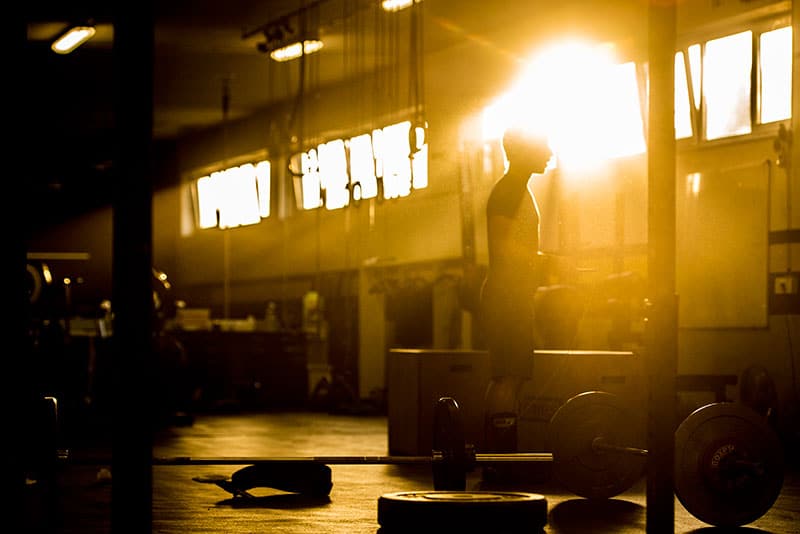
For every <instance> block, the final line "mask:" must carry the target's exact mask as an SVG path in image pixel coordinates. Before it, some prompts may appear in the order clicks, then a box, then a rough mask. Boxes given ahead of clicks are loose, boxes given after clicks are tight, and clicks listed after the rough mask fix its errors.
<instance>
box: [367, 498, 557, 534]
mask: <svg viewBox="0 0 800 534" xmlns="http://www.w3.org/2000/svg"><path fill="white" fill-rule="evenodd" d="M378 523H379V524H380V525H381V531H386V532H404V533H408V532H411V531H412V529H413V531H414V532H434V531H436V530H440V531H441V532H457V531H458V530H457V529H463V530H464V531H466V532H476V531H485V532H487V533H488V532H491V533H495V532H507V533H508V532H539V531H540V530H541V529H542V528H544V526H545V525H546V524H547V499H546V498H545V497H544V496H543V495H539V494H538V493H523V492H491V491H477V492H468V491H454V492H451V491H418V492H415V491H410V492H399V493H387V494H384V495H382V496H381V497H380V498H379V499H378Z"/></svg>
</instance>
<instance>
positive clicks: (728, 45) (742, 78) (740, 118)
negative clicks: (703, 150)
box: [703, 30, 753, 139]
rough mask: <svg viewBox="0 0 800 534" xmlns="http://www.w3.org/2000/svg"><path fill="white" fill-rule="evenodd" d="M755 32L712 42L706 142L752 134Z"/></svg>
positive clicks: (706, 80) (706, 67)
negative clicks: (751, 113)
mask: <svg viewBox="0 0 800 534" xmlns="http://www.w3.org/2000/svg"><path fill="white" fill-rule="evenodd" d="M752 63H753V61H752V32H751V31H749V30H748V31H744V32H741V33H737V34H734V35H728V36H726V37H722V38H720V39H714V40H711V41H708V42H707V43H706V46H705V55H704V57H703V95H704V98H705V99H704V102H705V110H706V117H705V118H706V139H719V138H721V137H728V136H731V135H742V134H748V133H750V131H751V125H750V69H751V66H752Z"/></svg>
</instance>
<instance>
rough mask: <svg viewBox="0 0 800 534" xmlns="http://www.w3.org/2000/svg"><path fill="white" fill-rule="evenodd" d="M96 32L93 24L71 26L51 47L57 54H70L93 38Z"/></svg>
mask: <svg viewBox="0 0 800 534" xmlns="http://www.w3.org/2000/svg"><path fill="white" fill-rule="evenodd" d="M94 34H95V28H94V26H92V25H81V26H70V27H69V28H67V30H66V31H65V32H63V33H62V34H61V35H59V36H58V38H57V39H56V40H55V41H53V44H52V45H50V48H51V49H52V50H53V52H55V53H56V54H69V53H70V52H72V51H73V50H75V49H76V48H78V47H79V46H81V45H82V44H83V43H85V42H86V41H88V40H89V39H91V38H92V37H93V36H94Z"/></svg>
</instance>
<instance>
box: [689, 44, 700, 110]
mask: <svg viewBox="0 0 800 534" xmlns="http://www.w3.org/2000/svg"><path fill="white" fill-rule="evenodd" d="M700 52H701V49H700V45H699V44H693V45H691V46H690V47H689V74H690V75H691V77H692V96H693V97H694V108H695V109H700V100H701V99H702V96H703V95H702V94H701V93H700V82H701V80H702V79H703V77H702V74H703V73H702V71H701V69H702V66H703V63H702V61H700Z"/></svg>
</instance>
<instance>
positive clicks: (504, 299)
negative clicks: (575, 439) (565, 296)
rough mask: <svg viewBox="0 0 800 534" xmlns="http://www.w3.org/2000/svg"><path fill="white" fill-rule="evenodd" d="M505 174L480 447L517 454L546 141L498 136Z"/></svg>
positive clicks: (495, 208)
mask: <svg viewBox="0 0 800 534" xmlns="http://www.w3.org/2000/svg"><path fill="white" fill-rule="evenodd" d="M503 149H504V150H505V153H506V158H507V160H508V167H507V170H506V172H505V174H504V175H503V177H502V178H500V180H498V181H497V183H496V184H495V185H494V187H493V188H492V191H491V193H490V194H489V199H488V202H487V206H486V226H487V237H488V250H489V269H488V274H487V276H486V279H485V280H484V283H483V287H482V288H481V315H482V317H483V320H484V328H485V330H484V332H485V334H486V336H487V337H486V339H487V348H488V350H489V357H490V360H491V369H492V379H491V382H490V383H489V387H488V389H487V391H486V397H485V403H484V408H485V427H484V430H485V432H484V435H485V443H484V447H485V449H486V450H487V451H489V452H515V451H516V448H517V416H518V412H519V409H518V399H517V397H518V395H519V392H520V389H521V387H522V385H523V383H524V382H525V381H526V380H527V379H529V378H530V377H531V372H532V363H533V351H534V348H535V347H536V342H535V334H534V313H533V310H534V295H535V293H536V289H537V287H538V286H539V285H540V280H541V279H542V273H541V272H540V271H541V269H540V268H539V257H540V256H539V210H538V207H537V205H536V199H535V197H534V195H533V190H532V189H531V186H530V182H531V181H532V178H533V175H535V174H542V173H544V171H545V168H546V166H547V162H548V161H549V160H550V158H551V156H552V152H551V150H550V148H549V147H548V144H547V139H546V138H544V137H543V136H541V135H537V134H533V133H531V132H528V131H526V130H524V129H516V128H514V129H509V130H507V131H506V133H505V134H504V136H503Z"/></svg>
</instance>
